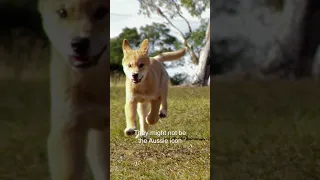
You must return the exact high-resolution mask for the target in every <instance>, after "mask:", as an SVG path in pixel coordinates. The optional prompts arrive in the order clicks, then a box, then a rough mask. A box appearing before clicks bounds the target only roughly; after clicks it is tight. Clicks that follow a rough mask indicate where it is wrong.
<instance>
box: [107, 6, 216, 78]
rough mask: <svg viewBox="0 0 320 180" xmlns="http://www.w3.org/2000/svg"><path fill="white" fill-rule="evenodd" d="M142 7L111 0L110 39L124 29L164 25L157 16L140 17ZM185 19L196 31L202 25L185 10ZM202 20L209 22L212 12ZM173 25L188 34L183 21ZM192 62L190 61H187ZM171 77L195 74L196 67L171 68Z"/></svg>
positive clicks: (174, 31)
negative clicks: (178, 73) (180, 73)
mask: <svg viewBox="0 0 320 180" xmlns="http://www.w3.org/2000/svg"><path fill="white" fill-rule="evenodd" d="M139 8H140V5H139V2H138V0H111V2H110V38H113V37H116V36H118V35H119V34H120V33H121V32H122V29H123V28H125V27H128V28H133V27H136V28H137V29H139V28H140V27H141V26H145V25H147V24H152V23H153V22H156V23H164V22H165V20H164V19H163V18H161V17H160V16H158V15H157V14H152V15H151V17H150V18H148V17H145V16H144V15H138V11H139ZM182 13H183V15H184V17H186V19H187V20H188V21H189V23H190V25H191V28H192V29H196V28H197V27H199V25H200V20H199V19H197V18H194V17H192V16H191V15H190V14H189V13H188V12H187V11H186V10H185V9H183V10H182ZM202 18H206V19H208V20H209V18H210V10H209V9H207V10H206V11H205V12H204V13H203V15H202ZM173 23H174V24H175V25H176V26H177V27H179V28H180V30H181V31H182V32H187V31H188V27H187V24H186V23H185V22H184V21H183V20H182V19H178V18H177V19H176V20H174V21H173ZM170 29H171V33H170V34H171V35H173V36H175V37H176V38H178V39H179V36H178V33H177V32H176V30H174V29H172V28H170ZM186 61H190V60H188V59H187V60H186ZM167 70H168V73H169V75H174V74H175V73H177V72H184V73H188V74H191V73H192V72H194V66H192V65H191V64H190V63H186V65H185V66H183V67H180V68H169V69H167Z"/></svg>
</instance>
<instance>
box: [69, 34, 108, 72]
mask: <svg viewBox="0 0 320 180" xmlns="http://www.w3.org/2000/svg"><path fill="white" fill-rule="evenodd" d="M70 45H71V48H72V50H73V55H71V56H70V58H69V63H70V64H71V66H72V67H73V68H74V69H75V70H85V69H88V68H90V67H93V66H95V65H97V63H98V60H99V59H100V57H101V55H102V54H103V52H104V51H105V49H106V47H107V45H105V46H103V47H102V49H101V50H100V52H99V53H98V54H96V55H91V56H90V54H89V50H90V39H89V38H86V37H79V36H77V37H74V38H73V39H72V40H71V43H70Z"/></svg>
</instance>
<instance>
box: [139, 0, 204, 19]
mask: <svg viewBox="0 0 320 180" xmlns="http://www.w3.org/2000/svg"><path fill="white" fill-rule="evenodd" d="M139 2H140V10H139V13H140V14H144V15H146V16H148V17H150V15H151V14H152V13H155V12H158V11H157V9H158V8H162V9H165V10H166V14H168V15H169V17H170V18H171V19H173V18H174V17H176V16H177V15H178V14H179V13H181V7H184V8H186V9H187V10H188V12H189V13H190V14H191V15H192V16H194V17H199V18H200V17H201V14H202V12H203V11H205V10H206V9H207V8H209V7H210V0H180V1H172V0H170V1H162V0H140V1H139Z"/></svg>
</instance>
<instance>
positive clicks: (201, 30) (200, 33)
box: [187, 20, 208, 57]
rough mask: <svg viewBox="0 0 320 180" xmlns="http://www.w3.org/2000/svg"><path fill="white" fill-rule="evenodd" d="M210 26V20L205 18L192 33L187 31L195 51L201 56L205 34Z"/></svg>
mask: <svg viewBox="0 0 320 180" xmlns="http://www.w3.org/2000/svg"><path fill="white" fill-rule="evenodd" d="M207 27H208V22H206V21H205V20H201V25H200V26H199V27H198V28H197V29H195V30H194V31H192V32H191V33H187V37H188V41H189V43H190V44H192V45H193V47H194V50H195V53H196V54H197V56H198V57H199V56H200V51H201V48H202V47H203V45H204V44H205V41H204V40H205V36H206V31H207Z"/></svg>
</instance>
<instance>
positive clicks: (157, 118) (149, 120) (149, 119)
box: [146, 115, 159, 125]
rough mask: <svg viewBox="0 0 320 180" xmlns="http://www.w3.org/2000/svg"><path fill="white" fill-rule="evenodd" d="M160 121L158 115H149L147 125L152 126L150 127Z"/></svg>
mask: <svg viewBox="0 0 320 180" xmlns="http://www.w3.org/2000/svg"><path fill="white" fill-rule="evenodd" d="M158 121H159V117H158V116H157V115H155V117H154V116H151V115H148V116H147V119H146V122H147V124H150V125H153V124H155V123H157V122H158Z"/></svg>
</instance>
